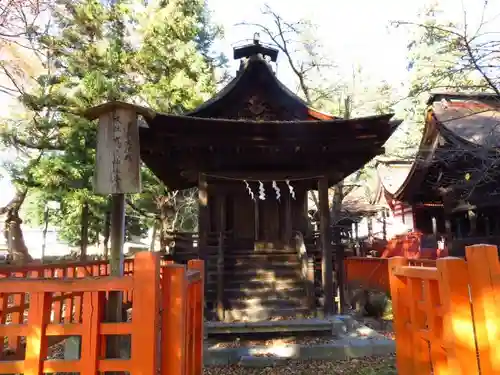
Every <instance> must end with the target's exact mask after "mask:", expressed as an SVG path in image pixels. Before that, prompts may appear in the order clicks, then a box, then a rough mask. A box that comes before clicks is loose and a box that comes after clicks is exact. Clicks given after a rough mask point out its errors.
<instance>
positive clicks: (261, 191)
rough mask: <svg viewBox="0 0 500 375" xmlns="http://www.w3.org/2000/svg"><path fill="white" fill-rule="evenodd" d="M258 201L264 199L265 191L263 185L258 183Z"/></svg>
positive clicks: (260, 182)
mask: <svg viewBox="0 0 500 375" xmlns="http://www.w3.org/2000/svg"><path fill="white" fill-rule="evenodd" d="M259 199H260V200H261V201H263V200H265V199H266V191H265V190H264V183H263V182H262V181H259Z"/></svg>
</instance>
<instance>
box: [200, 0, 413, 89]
mask: <svg viewBox="0 0 500 375" xmlns="http://www.w3.org/2000/svg"><path fill="white" fill-rule="evenodd" d="M265 4H268V5H269V6H270V7H271V8H272V9H273V10H274V11H275V12H277V13H278V14H280V15H281V16H282V17H283V18H284V19H285V20H289V21H293V20H298V19H300V18H304V19H307V20H310V21H311V22H312V23H314V24H315V25H317V30H316V35H317V37H318V40H319V42H320V43H321V44H322V45H323V47H324V50H325V52H326V53H327V54H328V56H329V57H330V58H332V59H333V60H334V61H335V63H336V64H337V65H338V66H339V68H340V69H341V71H345V73H346V74H351V73H350V72H352V68H353V67H355V66H361V67H362V68H363V70H364V71H365V73H367V75H368V76H370V77H372V78H373V79H374V80H377V81H383V80H385V81H387V82H389V83H399V82H401V81H402V80H404V79H405V76H406V73H407V72H406V66H407V64H406V52H407V50H406V44H407V40H408V39H407V35H406V33H405V32H404V31H403V30H396V29H393V28H391V27H389V24H390V21H392V20H408V19H413V18H414V16H415V14H416V12H417V9H418V8H419V6H421V2H418V1H414V0H407V1H404V0H403V1H402V0H378V1H373V0H349V1H345V0H308V1H298V0H288V1H287V0H269V1H267V2H266V1H263V0H247V1H241V0H233V1H228V0H209V1H208V5H209V7H210V8H211V10H212V12H213V13H212V14H213V18H214V21H215V22H217V23H219V24H221V25H222V26H223V27H224V29H225V38H224V40H222V42H221V43H220V44H219V45H218V46H217V47H218V48H219V49H220V50H221V51H225V52H226V53H227V54H228V55H230V54H231V53H232V46H234V45H235V44H236V45H238V44H241V41H242V40H244V39H248V38H252V36H253V33H254V32H255V31H257V29H256V28H252V27H247V26H238V25H236V24H237V23H240V22H243V21H246V22H247V23H262V22H263V21H265V20H266V18H265V17H263V16H262V14H261V10H262V9H263V8H264V5H265ZM261 39H262V40H263V41H264V42H265V41H266V40H265V38H264V35H263V34H261ZM281 57H283V56H281ZM236 68H237V63H233V70H236ZM278 77H279V78H280V80H282V81H283V82H284V83H285V84H288V85H289V86H291V81H292V75H291V72H289V71H287V67H286V61H284V60H278ZM291 88H292V87H291Z"/></svg>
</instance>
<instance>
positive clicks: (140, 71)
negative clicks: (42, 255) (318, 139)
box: [13, 0, 217, 250]
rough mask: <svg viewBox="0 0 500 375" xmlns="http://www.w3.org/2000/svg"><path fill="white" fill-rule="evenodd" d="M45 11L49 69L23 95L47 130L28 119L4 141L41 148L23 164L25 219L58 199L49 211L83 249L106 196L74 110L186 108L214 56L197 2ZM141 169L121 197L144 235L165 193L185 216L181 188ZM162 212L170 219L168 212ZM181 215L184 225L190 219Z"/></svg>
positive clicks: (84, 4)
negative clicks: (125, 105) (31, 162)
mask: <svg viewBox="0 0 500 375" xmlns="http://www.w3.org/2000/svg"><path fill="white" fill-rule="evenodd" d="M137 10H139V11H137ZM53 17H54V20H55V27H54V30H52V33H51V34H49V35H44V36H43V37H42V38H41V39H40V43H41V45H42V46H43V47H44V48H46V49H47V50H49V51H50V52H51V54H52V63H51V68H52V71H51V74H50V76H49V75H47V74H44V75H41V76H40V77H39V79H40V80H44V82H45V83H46V85H47V89H46V90H45V91H44V92H43V93H42V92H38V91H36V92H32V93H30V94H29V95H28V94H27V95H25V96H24V97H23V98H22V102H23V104H24V105H25V107H26V108H27V109H29V110H30V111H33V112H34V113H37V114H41V113H44V112H47V109H48V108H50V110H51V114H52V115H51V116H50V119H48V120H47V122H46V124H45V125H44V128H45V129H46V130H47V131H48V133H49V134H50V139H48V138H47V137H45V136H42V135H40V134H39V133H34V131H35V130H36V129H35V127H34V125H33V124H31V125H29V126H28V131H27V132H26V136H24V137H18V138H17V139H16V140H15V141H14V142H13V144H16V145H19V144H24V145H25V146H26V147H28V149H30V150H40V151H42V152H43V154H42V156H41V157H40V158H39V161H38V164H37V166H36V167H35V168H31V169H30V179H31V181H30V184H31V186H33V187H35V188H36V191H35V192H34V193H33V195H32V199H30V201H31V204H30V205H29V207H27V211H28V213H29V216H30V217H31V218H32V221H34V222H40V220H41V217H42V212H43V207H44V202H46V201H47V200H58V201H60V202H61V203H62V205H61V210H60V212H57V213H53V214H54V216H55V217H53V218H52V220H53V221H56V222H57V223H58V225H59V227H60V230H61V236H62V238H63V239H65V240H67V241H69V242H70V243H72V244H80V245H81V247H82V250H83V249H84V248H85V246H86V244H87V242H95V241H96V240H97V238H98V235H99V233H103V232H106V228H105V227H103V223H104V222H105V220H104V217H105V216H106V211H107V210H108V209H109V208H108V206H109V205H108V199H107V197H102V196H96V195H94V194H93V192H92V184H91V181H92V175H93V170H94V162H95V150H94V148H95V142H96V124H95V123H92V122H89V121H87V120H85V119H83V118H82V117H80V114H81V113H82V111H83V110H85V109H86V108H89V107H92V106H94V105H97V104H100V103H102V102H105V101H110V100H125V101H135V102H138V101H139V102H142V103H144V102H146V103H148V104H149V105H150V106H152V107H153V108H154V109H157V110H162V111H168V112H179V111H183V110H186V109H191V108H193V107H194V106H196V105H197V104H199V103H201V102H202V101H203V100H204V99H206V98H207V97H208V96H209V95H211V94H212V93H213V90H214V89H215V79H214V69H215V68H216V66H217V62H216V61H217V60H216V58H214V57H211V56H209V51H210V50H209V47H210V35H213V31H212V30H213V29H212V26H211V25H210V24H207V23H206V22H207V14H206V7H205V4H204V3H203V2H197V1H194V2H193V1H184V2H182V1H177V2H169V3H168V4H167V3H165V2H159V3H149V4H148V5H147V6H146V7H144V8H143V9H142V10H141V7H140V3H139V2H138V1H137V2H135V1H132V2H127V3H126V2H122V1H114V2H112V3H109V4H108V3H105V2H101V1H92V0H78V1H72V0H71V1H70V0H59V1H57V3H56V6H55V7H54V13H53ZM152 19H153V21H154V22H152V21H151V20H152ZM143 175H144V177H145V178H144V194H138V195H136V196H134V197H132V198H131V199H130V200H129V203H130V204H129V211H130V212H129V214H130V215H128V216H127V230H128V233H129V234H143V233H144V232H145V231H146V230H147V228H148V227H149V226H151V224H152V223H153V222H155V221H157V219H159V218H160V219H161V218H162V213H165V212H168V213H169V215H170V211H169V210H165V203H164V202H168V201H169V199H170V198H172V197H175V199H174V201H172V200H171V199H170V203H168V204H170V205H171V204H172V202H173V206H174V207H176V209H177V208H179V207H180V209H181V211H182V212H181V215H184V214H185V213H189V215H188V216H190V217H193V213H192V204H191V203H192V199H190V194H189V193H188V194H179V193H174V192H170V191H168V190H167V189H166V188H165V187H164V186H163V185H162V184H161V183H160V182H159V181H158V180H157V179H156V177H154V176H153V175H152V174H151V172H150V171H149V170H148V169H147V168H145V167H144V170H143ZM182 196H184V197H185V198H186V199H185V200H182V199H179V197H182ZM165 197H167V198H169V199H165ZM181 201H182V202H181ZM186 202H191V203H190V204H191V205H190V206H189V207H186V204H185V203H186ZM167 206H168V205H167ZM174 216H177V217H178V216H179V215H174ZM164 221H169V222H170V223H172V221H173V217H172V215H170V216H169V217H168V218H165V219H164ZM181 221H182V222H184V223H185V224H186V225H190V226H192V225H193V223H192V221H190V220H189V218H188V219H187V220H181Z"/></svg>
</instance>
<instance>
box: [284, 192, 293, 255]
mask: <svg viewBox="0 0 500 375" xmlns="http://www.w3.org/2000/svg"><path fill="white" fill-rule="evenodd" d="M282 199H284V204H285V238H284V240H285V244H287V245H289V244H290V240H291V238H292V197H291V196H290V195H289V194H285V195H284V197H283V198H282Z"/></svg>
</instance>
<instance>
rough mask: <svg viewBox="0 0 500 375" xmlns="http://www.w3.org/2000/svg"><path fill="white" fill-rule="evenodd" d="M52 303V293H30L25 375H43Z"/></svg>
mask: <svg viewBox="0 0 500 375" xmlns="http://www.w3.org/2000/svg"><path fill="white" fill-rule="evenodd" d="M50 302H51V301H50V293H30V307H29V310H28V332H29V333H28V335H27V337H26V357H25V361H24V374H25V375H42V374H43V361H44V360H45V358H46V356H47V336H46V335H45V327H46V326H47V324H49V321H50Z"/></svg>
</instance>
